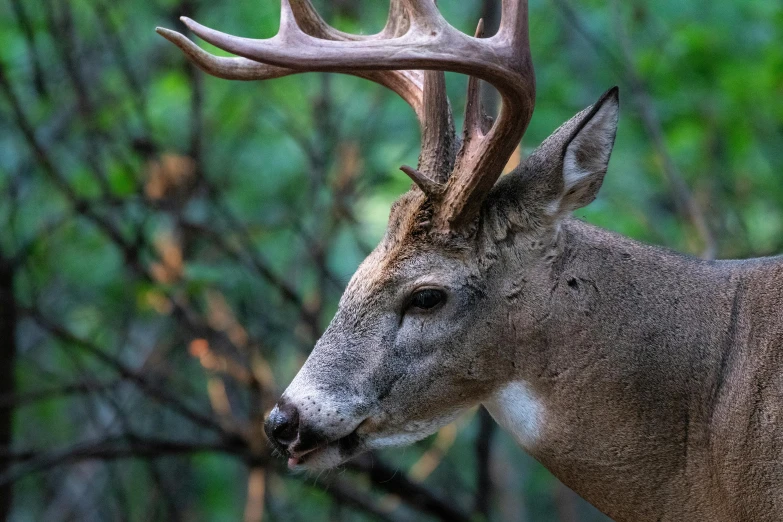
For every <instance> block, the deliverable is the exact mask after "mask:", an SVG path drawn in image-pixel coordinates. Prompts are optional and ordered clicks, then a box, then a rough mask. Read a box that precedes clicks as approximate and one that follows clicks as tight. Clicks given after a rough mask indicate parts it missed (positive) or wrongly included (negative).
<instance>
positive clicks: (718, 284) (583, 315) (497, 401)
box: [485, 221, 741, 520]
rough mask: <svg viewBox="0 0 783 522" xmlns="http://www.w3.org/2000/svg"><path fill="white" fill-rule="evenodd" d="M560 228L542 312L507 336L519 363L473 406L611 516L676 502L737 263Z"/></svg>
mask: <svg viewBox="0 0 783 522" xmlns="http://www.w3.org/2000/svg"><path fill="white" fill-rule="evenodd" d="M561 234H562V237H561V242H562V249H561V252H560V257H559V259H558V261H557V262H556V263H555V268H554V270H553V274H552V278H551V287H552V289H551V303H550V304H551V313H549V314H548V315H547V316H546V317H545V318H543V319H542V320H541V321H540V322H539V323H538V324H537V325H536V327H535V328H534V329H533V332H532V333H529V332H528V333H526V334H525V336H524V338H518V339H517V340H516V342H515V343H514V346H512V347H510V348H509V349H513V350H515V351H516V355H515V359H516V360H517V364H516V367H517V368H519V370H518V372H517V374H516V375H515V377H514V378H513V379H512V380H511V381H510V382H508V383H507V384H506V385H505V386H504V387H503V388H502V389H501V390H500V391H499V392H497V393H496V394H495V395H494V396H493V397H492V399H490V400H488V401H486V403H485V406H486V407H487V409H488V410H489V411H490V413H491V414H492V415H493V417H494V418H495V419H496V420H497V421H498V422H499V424H501V425H502V426H504V427H505V428H506V429H507V430H509V431H510V432H511V433H512V434H513V435H514V436H515V438H516V439H517V441H518V442H519V443H520V444H521V445H522V446H523V447H525V448H526V450H527V451H528V452H529V453H531V454H532V455H533V456H534V457H536V458H537V459H538V460H539V461H541V462H542V463H543V464H544V465H545V466H546V467H548V468H549V469H550V470H551V471H552V472H553V473H554V474H555V475H556V476H557V477H558V478H559V479H561V480H562V481H563V482H564V483H565V484H566V485H568V486H570V487H571V488H572V489H574V490H575V491H576V492H577V493H579V494H581V495H582V496H583V497H584V498H586V499H587V500H588V501H590V502H591V503H593V504H594V505H595V506H596V507H598V508H599V509H601V510H602V511H604V512H605V513H607V514H609V515H610V516H612V517H613V518H615V519H616V520H628V519H631V518H632V519H634V520H642V519H645V520H646V519H647V518H646V516H648V515H649V516H650V517H653V516H656V517H657V516H660V515H661V514H662V513H669V514H671V513H672V512H674V511H676V510H678V509H683V508H682V495H683V494H686V493H685V492H686V491H687V486H688V483H689V482H688V481H689V480H690V475H692V473H693V472H698V470H694V468H693V466H692V464H693V463H694V462H701V461H702V460H701V459H695V458H694V457H696V456H697V455H698V454H699V453H700V452H702V451H706V450H704V449H702V448H706V447H707V445H706V444H704V442H705V441H706V439H707V438H708V436H709V431H708V430H709V426H710V425H711V423H712V415H713V412H714V403H715V398H716V394H717V390H718V389H719V388H720V385H721V382H722V380H723V376H722V375H721V374H722V372H724V371H725V364H724V362H725V360H726V353H727V351H728V350H729V349H730V345H731V343H730V337H731V329H732V320H733V318H735V316H736V312H737V309H736V297H737V292H736V289H737V285H738V281H739V280H740V278H741V270H740V269H739V265H737V264H730V263H709V262H705V261H700V260H695V259H691V258H687V257H684V256H681V255H678V254H675V253H672V252H669V251H666V250H663V249H660V248H655V247H649V246H645V245H642V244H639V243H637V242H635V241H631V240H628V239H626V238H623V237H621V236H618V235H615V234H613V233H610V232H607V231H604V230H601V229H597V228H595V227H592V226H589V225H586V224H584V223H581V222H578V221H568V222H566V223H565V224H564V225H563V228H562V230H561ZM678 502H679V503H680V504H679V505H678ZM673 510H674V511H673ZM680 513H685V512H684V511H680ZM664 518H665V517H664Z"/></svg>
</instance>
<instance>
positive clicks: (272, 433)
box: [264, 402, 299, 447]
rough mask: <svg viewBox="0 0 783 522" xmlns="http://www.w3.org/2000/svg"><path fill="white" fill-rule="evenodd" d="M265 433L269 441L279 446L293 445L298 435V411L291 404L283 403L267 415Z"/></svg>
mask: <svg viewBox="0 0 783 522" xmlns="http://www.w3.org/2000/svg"><path fill="white" fill-rule="evenodd" d="M265 424H266V425H265V426H264V427H265V428H266V430H265V431H266V433H267V435H268V436H269V438H270V439H272V440H273V441H274V442H276V443H278V444H279V445H281V446H284V447H287V446H289V445H290V444H291V443H293V442H294V441H295V440H296V438H297V436H298V434H299V411H298V410H297V409H296V406H294V405H293V404H290V403H287V402H284V403H278V405H277V406H275V408H274V409H273V410H272V411H271V412H270V413H269V418H268V419H267V420H266V423H265Z"/></svg>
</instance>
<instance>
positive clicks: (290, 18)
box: [158, 0, 535, 232]
mask: <svg viewBox="0 0 783 522" xmlns="http://www.w3.org/2000/svg"><path fill="white" fill-rule="evenodd" d="M182 20H183V22H184V23H185V25H187V26H188V28H190V29H191V30H192V31H193V32H194V33H195V34H196V35H197V36H199V37H200V38H202V39H203V40H205V41H207V42H209V43H211V44H213V45H215V46H216V47H218V48H220V49H223V50H225V51H229V52H231V53H233V54H236V55H237V56H238V57H235V58H225V57H217V56H213V55H211V54H209V53H207V52H205V51H203V50H202V49H200V48H199V47H198V46H196V45H195V44H194V43H192V42H191V41H190V40H188V39H187V38H185V37H184V36H182V35H181V34H179V33H175V32H173V31H169V30H166V29H160V28H159V29H158V32H159V33H160V34H161V35H163V36H164V37H166V38H167V39H169V40H170V41H172V42H173V43H174V44H176V45H177V46H179V47H180V48H181V49H182V50H183V51H184V52H185V54H186V55H187V56H188V58H189V59H191V60H192V61H193V62H194V63H195V64H196V65H198V66H199V67H200V68H201V69H202V70H204V71H205V72H207V73H209V74H213V75H215V76H219V77H221V78H229V79H238V80H253V79H270V78H279V77H282V76H287V75H290V74H295V73H300V72H337V73H345V74H352V75H356V76H360V77H363V78H367V79H370V80H372V81H375V82H377V83H380V84H382V85H384V86H386V87H388V88H389V89H391V90H393V91H394V92H396V93H397V94H399V95H400V96H401V97H402V98H403V99H405V101H406V102H407V103H408V104H409V105H411V107H413V109H414V111H415V112H416V115H417V117H418V119H419V123H420V125H421V128H422V153H421V156H420V158H419V170H418V171H417V170H415V169H411V168H409V167H406V169H404V170H405V172H406V173H408V174H409V175H410V176H411V178H412V179H413V180H414V181H415V182H416V184H417V185H418V186H419V187H420V188H421V189H422V190H424V191H425V193H427V195H428V196H429V197H430V198H431V199H432V200H433V203H434V205H435V214H434V219H433V226H434V227H435V228H436V229H437V230H438V231H441V232H448V231H453V230H457V229H460V228H462V227H463V226H465V225H467V224H468V223H470V222H471V221H472V220H473V218H474V217H475V215H476V214H477V212H478V210H479V209H480V207H481V203H482V202H483V200H484V198H485V197H486V195H487V193H488V192H489V190H490V189H491V188H492V186H493V185H494V184H495V181H497V178H498V177H499V176H500V174H501V172H502V169H503V167H504V166H505V164H506V162H507V161H508V158H509V157H510V156H511V154H512V153H513V151H514V149H515V148H516V146H517V144H518V142H519V140H520V139H521V137H522V135H523V134H524V131H525V129H526V128H527V124H528V123H529V121H530V117H531V116H532V111H533V106H534V102H535V79H534V74H533V65H532V60H531V56H530V47H529V42H528V21H527V2H526V1H525V0H519V1H514V0H503V9H502V21H501V25H500V30H499V31H498V33H497V34H496V35H494V36H492V37H491V38H486V39H481V38H480V36H481V35H480V34H479V33H481V32H482V29H481V25H480V28H479V30H478V31H477V34H476V36H475V37H471V36H469V35H467V34H465V33H462V32H460V31H458V30H457V29H455V28H454V27H452V26H451V25H449V24H448V23H447V22H446V20H445V19H444V18H443V16H442V15H441V14H440V12H439V11H438V9H437V8H436V6H435V3H434V2H433V0H392V2H391V6H390V9H389V19H388V21H387V24H386V27H385V28H384V30H383V31H381V32H380V33H378V34H376V35H372V36H357V35H349V34H346V33H342V32H340V31H337V30H336V29H334V28H332V27H330V26H329V25H327V24H326V22H324V21H323V19H322V18H321V17H320V16H318V14H317V13H316V11H315V9H314V8H313V7H312V5H311V4H310V2H309V0H282V8H281V17H280V30H279V32H278V34H277V35H276V36H274V37H272V38H269V39H263V40H259V39H251V38H243V37H238V36H232V35H229V34H225V33H222V32H220V31H216V30H214V29H210V28H208V27H205V26H203V25H201V24H199V23H197V22H195V21H193V20H190V19H189V18H183V19H182ZM423 71H429V72H423ZM443 71H453V72H459V73H464V74H467V75H469V76H471V78H472V79H471V81H470V92H469V103H468V105H469V107H468V112H467V118H466V128H465V133H464V139H463V141H462V145H461V146H460V147H459V150H458V151H457V139H456V137H455V135H454V130H453V122H452V118H451V111H450V108H449V104H448V99H447V97H446V91H445V79H444V75H443ZM477 79H482V80H485V81H487V82H489V83H491V84H492V85H494V86H495V87H496V88H497V89H498V91H499V92H500V94H501V97H502V100H503V106H502V107H501V110H500V114H499V116H498V120H497V122H495V124H494V125H492V126H491V128H490V127H489V125H488V124H487V119H486V118H485V117H483V116H482V115H481V112H480V104H479V103H478V81H477ZM455 151H456V152H455Z"/></svg>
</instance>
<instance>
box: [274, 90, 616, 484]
mask: <svg viewBox="0 0 783 522" xmlns="http://www.w3.org/2000/svg"><path fill="white" fill-rule="evenodd" d="M616 123H617V97H616V91H610V92H609V93H607V95H605V96H604V97H603V98H602V99H601V100H600V101H599V102H598V103H597V104H596V105H595V106H593V107H591V108H589V109H587V110H585V111H583V112H582V113H580V114H579V115H577V116H576V117H575V118H573V119H572V120H570V121H569V122H568V123H567V124H565V125H564V126H563V127H561V128H560V129H558V131H556V132H555V133H554V134H553V136H551V137H550V138H549V139H548V140H547V141H546V142H545V143H544V144H543V145H542V146H541V147H540V148H539V149H538V150H537V151H536V152H534V153H533V154H532V155H531V156H530V157H529V158H528V159H527V161H526V162H525V163H524V164H523V165H522V166H521V167H520V168H519V169H518V170H517V171H516V172H514V173H512V174H510V175H509V176H506V177H504V178H502V179H501V181H500V182H499V183H498V184H497V185H496V186H495V187H494V189H493V191H492V192H491V193H490V195H489V197H488V198H487V200H486V201H485V203H484V206H483V209H482V211H481V214H480V215H479V216H478V218H477V219H476V223H475V226H474V227H473V228H472V229H471V230H470V231H469V232H466V233H465V234H442V233H438V232H437V231H433V230H432V229H431V227H430V214H431V204H430V202H429V200H428V199H427V197H425V195H424V194H423V193H422V192H421V191H420V190H418V189H414V190H412V191H411V192H409V193H407V194H406V195H404V196H403V197H402V198H401V199H400V200H399V201H398V202H397V203H396V204H395V205H394V207H393V208H392V212H391V216H390V220H389V226H388V229H387V232H386V235H385V237H384V239H383V241H382V242H381V244H380V245H379V246H378V247H377V248H376V249H375V251H374V252H373V253H372V254H371V255H370V256H369V257H368V258H367V259H366V260H365V261H364V262H363V263H362V265H361V266H360V267H359V269H358V271H357V272H356V274H355V275H354V277H353V278H352V280H351V282H350V283H349V285H348V288H347V289H346V291H345V294H344V295H343V298H342V299H341V302H340V306H339V309H338V312H337V314H336V316H335V317H334V319H333V321H332V323H331V324H330V326H329V328H328V329H327V331H326V332H325V334H324V335H323V337H322V338H321V339H320V340H319V342H318V343H317V345H316V346H315V348H314V350H313V352H312V354H311V355H310V357H309V358H308V360H307V362H306V363H305V365H304V366H303V368H302V369H301V371H300V372H299V374H298V375H297V376H296V378H295V379H294V381H293V382H292V383H291V385H290V386H289V387H288V389H287V390H286V391H285V393H284V394H283V396H282V398H281V399H280V402H279V403H278V405H277V406H276V407H275V409H274V410H273V411H272V412H271V414H270V416H269V419H268V421H267V425H266V429H267V433H268V435H269V438H270V440H272V441H273V442H274V443H275V444H276V445H277V446H278V447H279V448H280V449H281V450H283V451H284V452H285V453H287V454H288V455H289V465H290V466H292V467H295V466H305V467H307V468H310V469H319V468H328V467H332V466H336V465H338V464H340V463H341V462H343V461H345V460H347V459H349V458H350V457H352V456H354V455H356V454H358V453H360V452H363V451H366V450H369V449H374V448H381V447H385V446H392V445H395V446H396V445H403V444H408V443H411V442H414V441H416V440H419V439H421V438H423V437H426V436H427V435H430V434H431V433H434V432H435V431H436V430H437V429H438V428H440V427H441V426H443V425H445V424H447V423H448V422H450V421H451V420H453V419H454V418H455V417H456V416H457V415H459V414H460V413H461V412H462V411H464V410H465V409H466V408H469V407H471V406H474V405H476V404H478V403H480V402H482V401H484V400H486V399H487V398H489V397H490V396H492V395H493V394H495V393H496V392H498V391H499V390H500V389H501V388H503V387H504V386H506V385H507V384H508V383H510V382H512V381H513V380H515V379H517V378H519V376H520V375H524V373H525V368H524V365H525V359H526V350H529V349H531V348H532V347H535V340H534V339H535V338H536V336H537V334H538V333H539V330H538V329H539V328H540V324H541V323H542V321H541V318H544V317H547V316H549V315H550V312H551V306H552V304H551V296H552V292H551V288H552V284H553V265H554V263H555V261H556V259H557V257H558V255H559V253H560V245H559V236H558V230H559V224H560V222H561V221H562V219H565V218H566V217H567V216H568V214H569V213H570V211H571V210H573V209H575V208H578V207H580V206H583V205H585V204H587V203H589V202H590V201H592V200H593V199H594V198H595V196H596V193H597V191H598V188H599V187H600V184H601V181H602V179H603V175H604V173H605V172H606V166H607V162H608V160H609V153H610V151H611V146H612V143H613V141H614V133H615V128H616Z"/></svg>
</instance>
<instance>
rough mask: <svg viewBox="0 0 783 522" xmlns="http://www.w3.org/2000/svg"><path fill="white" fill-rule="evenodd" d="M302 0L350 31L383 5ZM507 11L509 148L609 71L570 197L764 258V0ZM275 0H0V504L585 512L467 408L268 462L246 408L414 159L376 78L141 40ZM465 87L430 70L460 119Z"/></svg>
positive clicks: (366, 516)
mask: <svg viewBox="0 0 783 522" xmlns="http://www.w3.org/2000/svg"><path fill="white" fill-rule="evenodd" d="M498 3H499V2H498ZM439 4H440V7H441V10H442V11H443V12H444V14H445V16H446V17H447V18H448V20H449V21H450V22H451V23H452V24H454V25H455V26H457V27H459V28H461V29H462V30H464V31H466V32H471V31H472V30H473V28H474V27H475V24H476V21H477V20H478V18H479V17H480V16H482V15H483V16H485V17H486V18H487V19H488V20H489V21H490V25H492V24H491V21H492V20H493V19H494V18H493V17H495V18H496V10H497V5H496V2H494V1H490V0H484V1H480V0H474V1H456V0H441V1H440V2H439ZM316 5H318V7H319V8H320V11H321V12H322V13H323V14H324V16H325V17H326V18H327V20H329V21H330V22H332V23H333V24H335V25H336V26H338V27H339V28H341V29H343V30H346V31H351V32H365V33H366V32H373V31H376V30H379V29H380V28H381V27H382V25H383V22H384V19H385V14H386V8H387V3H386V2H380V1H377V2H376V1H372V2H370V1H360V0H331V1H328V2H327V1H321V2H316ZM530 10H531V12H530V20H531V27H530V31H531V40H532V49H533V56H534V61H535V64H536V68H537V76H538V104H537V108H536V113H535V115H534V117H533V122H532V124H531V126H530V129H529V130H528V132H527V135H526V136H525V138H524V142H523V144H522V147H521V148H520V154H522V155H524V154H526V153H528V152H529V151H530V150H531V149H532V148H533V147H534V146H535V145H536V144H538V143H539V142H540V141H541V140H542V139H543V138H545V137H546V136H547V135H548V134H549V133H550V132H551V131H552V130H553V129H555V128H556V127H557V126H558V125H560V123H562V122H563V121H565V120H566V119H568V118H569V117H571V116H572V115H573V114H574V113H576V112H577V111H579V110H581V109H582V108H584V107H585V106H587V105H589V104H590V103H592V102H593V101H595V100H596V99H597V97H598V96H599V95H600V94H601V93H602V92H603V91H605V90H606V89H607V88H609V87H611V86H613V85H616V84H617V85H620V87H621V97H622V105H623V106H622V118H621V122H620V130H619V135H618V139H617V145H616V147H615V152H614V155H613V158H612V163H611V167H610V169H609V173H608V175H607V178H606V182H605V184H604V187H603V190H602V192H601V196H600V197H599V199H598V200H597V201H596V202H595V203H594V204H592V205H591V206H590V207H589V208H587V209H585V210H584V211H581V212H580V213H579V215H580V216H581V217H583V218H584V219H586V220H588V221H590V222H593V223H596V224H598V225H601V226H604V227H607V228H609V229H612V230H615V231H618V232H621V233H623V234H627V235H630V236H632V237H635V238H638V239H640V240H642V241H647V242H651V243H655V244H661V245H666V246H669V247H672V248H675V249H677V250H679V251H682V252H686V253H689V254H692V255H699V256H704V257H715V256H717V257H722V258H726V257H750V256H760V255H769V254H774V253H780V252H783V4H782V3H781V2H779V1H772V0H689V1H687V2H683V1H682V0H659V1H656V2H644V1H641V0H604V1H598V0H531V2H530ZM278 12H279V5H278V3H277V1H276V0H234V1H211V2H207V1H201V0H151V1H146V2H110V1H109V0H43V1H37V2H30V1H28V0H0V520H14V521H60V520H79V521H105V520H130V521H136V520H139V521H141V520H167V521H168V520H194V521H201V520H203V521H216V520H218V521H219V520H242V519H244V520H246V521H259V520H261V519H262V518H263V519H264V520H279V521H298V520H301V521H318V520H335V521H338V520H339V521H346V520H347V521H351V520H356V521H359V520H391V521H402V520H448V521H459V520H484V519H491V520H509V521H510V520H515V521H533V522H547V521H581V522H588V521H597V520H602V517H601V516H600V515H598V514H597V513H596V512H595V511H594V510H593V509H592V508H590V507H589V506H587V505H586V504H585V503H584V502H583V501H581V500H580V499H579V498H578V497H577V496H576V495H575V494H573V493H572V492H570V491H569V490H568V489H567V488H565V487H564V486H563V485H561V484H560V483H559V482H558V481H557V480H556V479H554V478H553V477H552V476H551V475H549V474H548V472H547V471H546V470H544V469H543V468H542V467H541V466H540V465H539V464H537V463H536V462H535V461H533V460H532V459H531V458H529V457H527V456H526V455H525V454H524V453H523V452H522V451H521V450H519V449H518V448H517V447H516V446H515V445H514V444H513V443H512V441H511V440H510V438H509V437H508V436H507V435H506V434H504V433H502V432H501V431H500V430H499V429H497V428H496V427H495V426H494V424H493V423H492V422H491V420H490V419H489V418H488V416H487V415H486V413H482V412H480V411H471V412H470V413H468V414H466V415H464V416H463V417H462V418H461V419H460V420H458V421H457V422H456V423H454V424H452V425H449V426H447V427H445V428H443V429H442V430H441V431H440V432H439V433H438V434H437V435H435V436H433V437H430V438H429V439H427V440H425V441H423V442H421V443H419V444H417V445H415V446H414V447H411V448H407V449H400V450H390V451H385V452H381V453H379V454H374V455H370V456H366V457H364V458H361V459H359V460H357V461H355V462H353V463H351V464H349V465H348V466H346V467H345V468H344V469H341V470H338V471H332V472H329V473H322V474H317V475H307V474H304V475H296V474H292V473H290V472H288V471H287V470H286V469H285V466H284V464H285V463H284V462H283V460H282V459H276V458H273V457H272V456H271V455H270V451H269V446H268V444H267V442H266V440H265V438H264V435H263V433H262V429H261V424H262V420H263V415H264V413H265V412H267V411H268V410H269V409H270V408H271V406H272V404H273V402H274V400H275V399H276V397H277V396H278V394H279V393H280V392H281V391H282V389H283V388H284V387H285V385H286V384H287V383H288V382H289V381H290V379H291V378H292V377H293V375H294V374H295V373H296V371H297V369H298V367H299V366H300V365H301V364H302V362H303V361H304V359H305V357H306V356H307V354H308V351H309V350H310V349H311V347H312V346H313V344H314V342H315V340H316V339H317V338H318V336H319V334H320V332H321V331H322V330H323V329H324V327H325V326H326V325H327V324H328V322H329V320H330V318H331V316H332V314H333V313H334V310H335V305H336V302H337V300H338V298H339V296H340V294H341V292H342V290H343V288H344V286H345V284H346V282H347V280H348V279H349V277H350V276H351V274H352V273H353V271H354V270H355V268H356V266H357V265H358V263H359V262H360V261H361V260H362V258H363V257H364V256H365V255H366V254H367V253H368V251H369V250H370V249H371V248H372V247H373V246H374V245H375V243H376V242H377V241H378V240H379V238H380V236H381V234H382V232H383V229H384V226H385V221H386V217H387V214H388V210H389V207H390V204H391V202H392V201H393V200H394V199H395V198H396V197H397V196H398V195H399V194H401V193H402V192H404V191H405V190H407V188H408V186H409V181H408V180H407V178H406V177H405V176H403V175H402V174H401V173H399V172H398V171H397V168H398V166H399V165H401V164H403V163H407V164H415V161H416V157H417V154H418V152H417V149H418V128H417V125H416V121H415V118H414V116H413V114H412V111H411V110H410V109H409V108H408V107H407V106H406V105H405V104H404V103H403V102H402V101H401V100H399V99H397V98H396V97H395V96H394V95H393V94H391V93H389V92H386V91H385V90H383V89H382V88H381V87H378V86H375V85H373V84H370V83H369V82H366V81H363V80H359V79H356V78H350V77H337V76H331V75H304V76H296V77H289V78H285V79H280V80H274V81H268V82H263V83H241V82H228V81H224V80H219V79H215V78H211V77H207V76H205V75H204V74H202V73H200V72H199V71H197V70H195V69H194V67H192V66H191V65H189V64H188V63H187V62H186V61H185V59H184V58H183V55H182V53H181V52H180V51H179V50H178V49H176V48H175V47H174V46H172V45H171V44H170V43H168V42H166V41H165V40H163V39H162V38H161V37H159V36H157V35H156V34H155V33H154V28H155V26H158V25H161V26H164V27H169V28H177V29H179V30H183V27H182V25H181V24H180V23H179V22H178V20H177V19H178V17H179V16H180V15H188V16H191V17H193V18H195V19H196V20H198V21H201V22H203V23H205V24H207V25H210V26H212V27H216V28H218V29H222V30H224V31H227V32H231V33H234V34H239V35H245V36H255V37H267V36H271V35H273V34H274V32H275V31H276V28H277V17H278ZM204 47H205V48H207V49H211V50H214V49H213V48H211V47H210V46H208V45H204ZM465 84H466V80H465V78H463V77H460V76H458V75H449V90H450V92H451V95H452V102H453V103H454V107H455V113H456V114H461V113H462V110H463V105H464V91H465Z"/></svg>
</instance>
